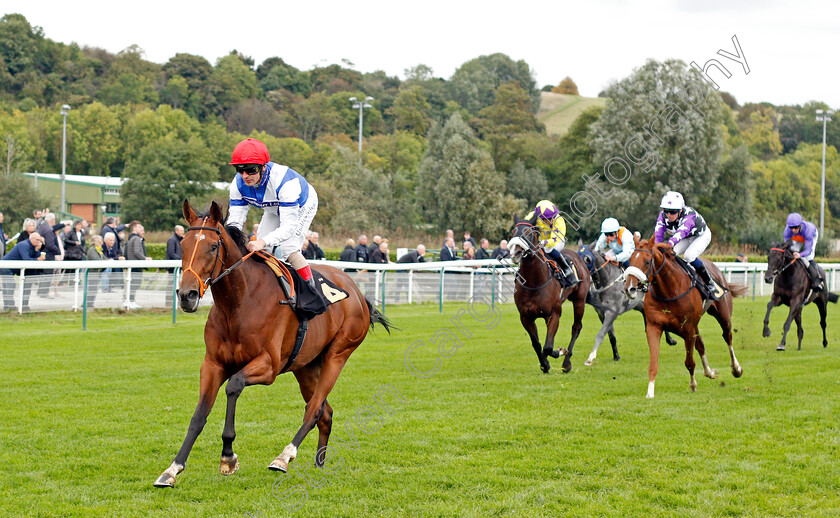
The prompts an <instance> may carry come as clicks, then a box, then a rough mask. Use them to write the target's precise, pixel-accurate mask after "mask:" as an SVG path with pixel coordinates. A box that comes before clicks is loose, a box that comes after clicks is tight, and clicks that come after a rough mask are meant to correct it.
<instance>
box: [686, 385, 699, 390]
mask: <svg viewBox="0 0 840 518" xmlns="http://www.w3.org/2000/svg"><path fill="white" fill-rule="evenodd" d="M688 388H690V389H691V391H692V392H697V385H689V386H688Z"/></svg>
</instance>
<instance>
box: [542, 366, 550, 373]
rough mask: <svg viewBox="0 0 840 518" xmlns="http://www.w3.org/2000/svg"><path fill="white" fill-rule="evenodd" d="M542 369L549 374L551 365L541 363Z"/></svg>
mask: <svg viewBox="0 0 840 518" xmlns="http://www.w3.org/2000/svg"><path fill="white" fill-rule="evenodd" d="M540 370H541V371H543V374H548V371H549V370H551V365H541V366H540Z"/></svg>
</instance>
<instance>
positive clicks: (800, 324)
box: [793, 308, 805, 351]
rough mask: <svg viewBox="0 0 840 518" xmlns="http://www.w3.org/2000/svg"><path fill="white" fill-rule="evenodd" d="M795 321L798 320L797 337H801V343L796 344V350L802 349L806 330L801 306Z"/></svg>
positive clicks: (794, 318)
mask: <svg viewBox="0 0 840 518" xmlns="http://www.w3.org/2000/svg"><path fill="white" fill-rule="evenodd" d="M793 321H794V322H796V338H798V339H799V344H798V345H797V346H796V350H797V351H801V350H802V337H803V336H805V331H804V330H803V329H802V308H799V311H797V312H796V315H794V317H793Z"/></svg>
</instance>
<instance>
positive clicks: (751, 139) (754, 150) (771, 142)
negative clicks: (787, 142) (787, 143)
mask: <svg viewBox="0 0 840 518" xmlns="http://www.w3.org/2000/svg"><path fill="white" fill-rule="evenodd" d="M774 115H775V114H774V112H773V111H772V110H766V111H754V112H752V113H750V116H749V124H746V125H745V126H746V127H744V128H743V129H742V130H741V137H742V139H743V142H744V144H746V146H747V149H749V151H750V153H751V154H752V155H753V156H755V157H758V158H760V159H762V160H770V159H772V158H775V157H777V156H779V155H780V154H781V152H782V142H781V141H780V140H779V132H778V130H776V128H775V124H774V119H775V117H774Z"/></svg>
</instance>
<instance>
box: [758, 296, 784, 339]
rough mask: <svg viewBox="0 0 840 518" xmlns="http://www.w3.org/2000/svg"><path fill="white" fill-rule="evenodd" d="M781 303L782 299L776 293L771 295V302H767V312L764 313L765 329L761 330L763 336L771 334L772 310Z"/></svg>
mask: <svg viewBox="0 0 840 518" xmlns="http://www.w3.org/2000/svg"><path fill="white" fill-rule="evenodd" d="M781 303H782V299H780V298H779V297H777V296H776V294H775V293H774V294H773V295H771V296H770V302H768V303H767V313H766V314H765V315H764V331H762V332H761V336H763V337H764V338H767V337H768V336H770V312H771V311H773V308H775V307H776V306H778V305H779V304H781Z"/></svg>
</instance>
